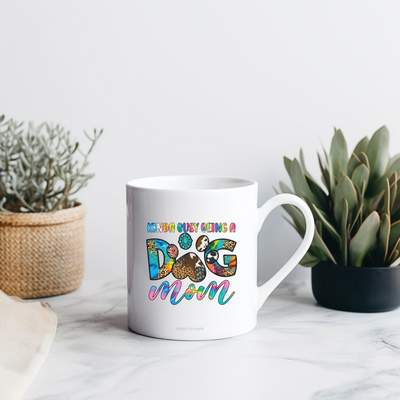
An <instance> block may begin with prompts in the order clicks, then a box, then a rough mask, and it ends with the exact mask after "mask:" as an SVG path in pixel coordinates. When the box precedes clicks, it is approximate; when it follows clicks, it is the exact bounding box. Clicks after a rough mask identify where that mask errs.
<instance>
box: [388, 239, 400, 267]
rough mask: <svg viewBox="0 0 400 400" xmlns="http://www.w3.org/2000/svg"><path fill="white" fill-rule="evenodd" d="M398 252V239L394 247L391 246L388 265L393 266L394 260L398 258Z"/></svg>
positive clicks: (399, 249) (399, 243)
mask: <svg viewBox="0 0 400 400" xmlns="http://www.w3.org/2000/svg"><path fill="white" fill-rule="evenodd" d="M399 252H400V237H399V239H398V240H397V242H396V243H395V245H394V246H393V250H392V252H391V253H390V255H389V257H388V264H389V265H391V264H393V263H394V262H395V261H396V258H397V257H398V256H399Z"/></svg>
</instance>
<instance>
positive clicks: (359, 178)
mask: <svg viewBox="0 0 400 400" xmlns="http://www.w3.org/2000/svg"><path fill="white" fill-rule="evenodd" d="M368 178H369V171H368V168H367V166H366V165H365V164H361V165H360V166H358V167H357V168H356V169H355V170H354V172H353V175H352V176H351V180H352V181H353V183H354V185H356V186H357V187H358V189H359V190H360V192H361V189H362V187H363V182H365V185H367V183H368Z"/></svg>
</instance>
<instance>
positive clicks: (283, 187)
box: [276, 181, 294, 194]
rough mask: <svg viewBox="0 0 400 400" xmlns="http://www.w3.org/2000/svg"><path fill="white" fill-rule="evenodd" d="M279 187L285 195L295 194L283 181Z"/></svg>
mask: <svg viewBox="0 0 400 400" xmlns="http://www.w3.org/2000/svg"><path fill="white" fill-rule="evenodd" d="M279 187H280V188H281V190H282V192H283V193H289V194H294V193H293V190H292V189H290V187H289V186H287V185H286V184H285V183H284V182H282V181H279ZM276 192H278V191H276Z"/></svg>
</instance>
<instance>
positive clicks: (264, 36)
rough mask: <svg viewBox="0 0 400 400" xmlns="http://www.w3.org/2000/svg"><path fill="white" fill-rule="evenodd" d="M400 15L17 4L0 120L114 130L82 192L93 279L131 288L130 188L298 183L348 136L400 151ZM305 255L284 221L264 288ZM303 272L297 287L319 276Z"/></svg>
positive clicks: (1, 62) (305, 6)
mask: <svg viewBox="0 0 400 400" xmlns="http://www.w3.org/2000/svg"><path fill="white" fill-rule="evenodd" d="M399 20H400V3H399V2H398V1H373V2H371V1H365V0H363V1H361V0H360V1H355V0H353V1H348V0H345V1H338V0H335V1H304V0H295V1H265V0H259V1H251V0H242V1H219V0H212V1H204V0H201V1H195V0H191V1H154V0H142V1H139V0H137V1H116V0H113V1H111V0H110V1H82V0H79V1H52V0H49V1H45V0H38V1H15V0H6V1H4V0H3V1H2V2H1V5H0V77H1V85H0V114H3V113H4V114H6V116H8V117H13V118H15V119H17V120H27V121H29V120H33V121H36V122H41V121H44V120H49V121H54V122H59V123H61V124H62V125H64V126H66V127H68V128H69V129H71V131H72V132H73V133H74V134H75V135H76V137H77V138H79V139H83V135H82V133H81V132H82V130H83V129H87V130H90V129H91V128H92V127H104V129H105V134H104V136H103V138H102V140H101V142H100V143H99V145H98V148H97V149H96V150H95V152H94V154H93V156H92V159H91V165H90V170H91V171H94V172H96V174H97V176H96V178H95V179H94V180H93V181H92V182H91V183H90V185H89V187H88V188H86V189H85V190H84V191H83V192H81V196H80V199H81V200H82V201H83V202H85V203H86V205H87V207H88V209H89V214H88V216H87V221H86V222H87V254H86V257H87V264H86V277H87V278H88V277H100V278H107V279H115V278H121V277H125V275H126V273H125V269H126V267H125V182H126V181H128V180H130V179H133V178H135V177H141V176H152V175H160V174H180V173H185V174H198V173H201V174H222V175H238V176H242V177H249V178H253V179H256V180H257V181H258V182H259V185H260V194H259V203H260V204H262V203H263V202H264V201H265V200H267V199H268V198H269V197H271V196H272V195H273V194H274V192H273V189H272V186H273V185H277V184H278V181H279V180H281V179H283V180H285V181H286V182H288V177H287V175H286V172H285V170H284V166H283V162H282V157H283V155H287V156H289V157H294V156H297V154H298V151H299V149H300V147H303V148H304V150H305V155H306V159H308V160H309V164H310V170H311V171H313V172H314V173H315V175H316V176H318V177H319V173H318V170H317V158H316V150H317V149H320V142H322V143H323V144H324V145H325V146H326V147H328V146H329V143H330V139H331V136H332V134H333V126H336V127H340V128H341V129H342V130H343V132H344V133H345V135H346V137H347V138H348V143H349V146H350V147H353V146H354V145H355V143H356V142H357V141H358V139H360V138H361V137H362V136H364V135H371V134H372V133H373V132H374V131H375V130H376V129H378V128H379V127H380V126H381V125H383V124H386V125H387V126H388V127H389V129H390V131H391V132H392V139H391V143H392V149H393V150H392V153H395V152H399V151H400V136H399V133H400V118H399V116H400V24H399ZM298 243H299V238H298V237H297V234H296V233H295V232H293V231H292V229H291V228H290V227H289V226H288V225H287V223H286V222H285V221H283V219H282V217H281V211H276V212H275V213H274V214H273V215H272V216H271V217H270V219H269V221H268V222H267V224H266V227H265V228H264V231H263V232H262V234H261V235H260V238H259V244H260V252H259V270H260V279H265V278H266V277H268V276H270V275H271V274H272V273H273V271H275V270H276V269H277V268H278V267H279V266H280V265H282V264H283V262H284V261H285V260H287V259H288V258H289V256H290V255H291V253H292V252H293V251H294V249H295V248H296V246H297V245H298ZM308 274H309V271H308V270H305V269H304V268H302V267H300V268H297V270H295V271H294V272H293V273H292V275H291V278H298V277H305V276H308Z"/></svg>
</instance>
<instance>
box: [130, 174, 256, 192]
mask: <svg viewBox="0 0 400 400" xmlns="http://www.w3.org/2000/svg"><path fill="white" fill-rule="evenodd" d="M193 180H198V181H199V184H200V180H202V181H203V182H204V180H212V181H213V182H212V183H214V185H216V184H217V183H218V182H219V183H220V185H221V184H222V185H224V184H225V185H226V186H225V187H211V186H212V185H211V183H210V187H184V183H186V184H188V183H190V184H191V186H193ZM157 181H160V182H162V183H160V184H159V185H157V184H156V182H157ZM178 181H181V182H182V187H166V184H167V183H171V182H174V183H177V182H178ZM257 185H258V184H257V182H256V181H255V180H253V179H248V178H240V177H236V176H222V175H159V176H149V177H142V178H136V179H132V180H130V181H128V182H127V183H126V187H127V188H128V187H129V188H132V189H136V190H145V191H161V192H203V191H206V192H224V191H230V190H238V189H244V188H249V187H252V186H257Z"/></svg>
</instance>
